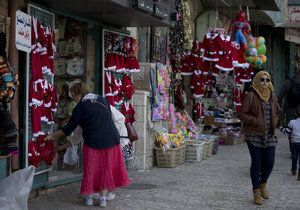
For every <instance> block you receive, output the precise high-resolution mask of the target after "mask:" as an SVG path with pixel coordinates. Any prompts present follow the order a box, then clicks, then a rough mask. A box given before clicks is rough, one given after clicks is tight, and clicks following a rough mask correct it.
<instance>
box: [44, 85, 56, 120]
mask: <svg viewBox="0 0 300 210" xmlns="http://www.w3.org/2000/svg"><path fill="white" fill-rule="evenodd" d="M42 85H43V91H42V97H43V102H44V103H43V105H42V118H41V119H42V121H43V122H46V123H48V124H54V119H53V115H52V110H51V100H52V85H51V84H50V83H49V82H48V81H47V80H44V81H43V84H42Z"/></svg>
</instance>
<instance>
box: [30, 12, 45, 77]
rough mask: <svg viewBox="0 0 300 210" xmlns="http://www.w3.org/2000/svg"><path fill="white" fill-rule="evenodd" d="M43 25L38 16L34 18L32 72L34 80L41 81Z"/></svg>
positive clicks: (32, 29) (32, 28)
mask: <svg viewBox="0 0 300 210" xmlns="http://www.w3.org/2000/svg"><path fill="white" fill-rule="evenodd" d="M41 36H42V34H41V25H40V22H39V21H38V20H37V19H36V18H34V17H33V18H32V27H31V42H32V46H31V73H32V79H33V81H41V80H42V79H43V72H42V63H41V55H40V51H41V49H42V46H41V43H40V40H41V38H40V37H41Z"/></svg>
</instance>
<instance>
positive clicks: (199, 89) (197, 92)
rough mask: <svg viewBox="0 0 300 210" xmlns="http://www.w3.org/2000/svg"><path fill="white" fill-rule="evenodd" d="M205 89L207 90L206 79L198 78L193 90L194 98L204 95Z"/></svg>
mask: <svg viewBox="0 0 300 210" xmlns="http://www.w3.org/2000/svg"><path fill="white" fill-rule="evenodd" d="M204 91H205V84H204V81H203V80H202V79H201V80H198V81H197V82H196V83H195V84H194V91H193V96H194V98H201V97H203V96H204Z"/></svg>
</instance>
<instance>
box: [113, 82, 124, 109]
mask: <svg viewBox="0 0 300 210" xmlns="http://www.w3.org/2000/svg"><path fill="white" fill-rule="evenodd" d="M115 86H116V90H117V94H116V95H115V97H114V103H115V104H116V105H121V104H122V103H123V90H122V80H121V79H115Z"/></svg>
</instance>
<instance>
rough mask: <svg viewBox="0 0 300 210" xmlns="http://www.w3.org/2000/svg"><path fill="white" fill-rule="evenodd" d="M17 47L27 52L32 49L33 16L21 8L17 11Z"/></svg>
mask: <svg viewBox="0 0 300 210" xmlns="http://www.w3.org/2000/svg"><path fill="white" fill-rule="evenodd" d="M16 47H17V49H18V50H21V51H24V52H27V53H29V52H30V51H31V16H30V15H28V14H26V13H24V12H21V11H19V10H18V11H17V12H16Z"/></svg>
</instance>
